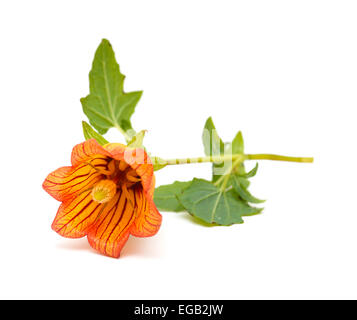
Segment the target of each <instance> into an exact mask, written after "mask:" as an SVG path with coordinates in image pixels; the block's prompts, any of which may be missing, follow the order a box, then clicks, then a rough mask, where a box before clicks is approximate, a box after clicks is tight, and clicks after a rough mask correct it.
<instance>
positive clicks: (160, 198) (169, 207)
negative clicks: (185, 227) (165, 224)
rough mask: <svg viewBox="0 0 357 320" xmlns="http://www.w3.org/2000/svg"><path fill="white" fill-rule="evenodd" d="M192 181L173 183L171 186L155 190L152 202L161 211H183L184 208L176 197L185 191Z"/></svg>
mask: <svg viewBox="0 0 357 320" xmlns="http://www.w3.org/2000/svg"><path fill="white" fill-rule="evenodd" d="M191 183H192V181H175V182H174V183H172V184H167V185H163V186H160V187H158V188H156V189H155V192H154V202H155V204H156V206H157V208H158V209H159V210H162V211H174V212H180V211H185V208H184V207H183V206H182V205H181V203H180V202H179V201H178V199H177V196H178V195H179V194H181V193H182V192H183V190H184V189H186V188H187V187H188V186H189V185H190V184H191Z"/></svg>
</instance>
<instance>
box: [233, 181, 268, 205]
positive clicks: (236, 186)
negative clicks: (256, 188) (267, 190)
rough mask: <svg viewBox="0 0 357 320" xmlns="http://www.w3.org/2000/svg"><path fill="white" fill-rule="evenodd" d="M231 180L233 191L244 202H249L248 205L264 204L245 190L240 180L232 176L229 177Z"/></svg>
mask: <svg viewBox="0 0 357 320" xmlns="http://www.w3.org/2000/svg"><path fill="white" fill-rule="evenodd" d="M231 179H232V186H233V188H234V190H235V191H236V192H237V193H238V195H239V196H240V197H241V198H242V199H243V200H245V201H247V202H250V203H262V202H265V200H260V199H258V198H256V197H254V196H252V194H251V193H250V192H249V191H248V190H247V188H245V187H244V185H242V184H241V183H240V180H239V178H238V177H237V176H235V175H233V176H232V177H231Z"/></svg>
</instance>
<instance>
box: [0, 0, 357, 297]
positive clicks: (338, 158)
mask: <svg viewBox="0 0 357 320" xmlns="http://www.w3.org/2000/svg"><path fill="white" fill-rule="evenodd" d="M356 16H357V2H356V1H341V0H339V1H327V0H324V1H312V0H309V1H207V0H206V1H192V0H191V1H182V0H181V1H130V2H129V1H89V0H86V1H63V0H62V1H11V2H10V1H6V2H5V1H3V2H1V4H0V30H1V31H0V34H1V38H0V88H1V91H0V94H1V99H0V108H1V125H0V133H1V135H0V136H1V158H0V167H1V180H0V197H1V198H0V200H1V209H0V210H1V211H0V212H1V213H0V214H1V219H0V226H1V229H0V260H1V261H0V298H6V299H10V298H34V299H37V298H45V299H52V298H60V299H62V298H70V299H72V298H73V299H75V298H81V299H86V298H89V299H91V298H97V299H104V298H109V299H183V298H185V299H199V298H200V299H208V298H212V299H220V298H222V299H223V298H224V299H252V298H255V299H266V298H269V299H279V298H280V299H294V298H297V299H332V298H337V299H342V298H347V299H351V298H357V288H356V285H357V273H356V269H357V256H356V244H357V233H356V226H357V210H356V204H355V199H356V181H357V174H356V157H357V151H356V133H357V129H356V112H355V110H356V103H357V94H356V88H357V42H356V35H357V19H356ZM104 37H105V38H107V39H109V40H110V41H111V43H112V45H113V47H114V49H115V52H116V56H117V59H118V61H119V63H120V66H121V71H122V72H123V73H124V74H125V75H126V76H127V78H126V81H125V89H126V91H132V90H141V89H143V90H144V95H143V97H142V100H141V101H140V102H139V105H138V107H137V112H136V113H135V115H134V116H133V118H132V121H133V125H134V127H135V128H136V129H137V130H140V129H147V130H148V134H147V137H146V140H145V145H146V147H147V148H148V149H149V151H150V152H151V153H152V154H155V155H158V156H161V157H167V158H172V157H185V156H200V155H202V154H203V148H202V145H201V132H202V127H203V125H204V122H205V120H206V118H207V117H208V116H212V117H213V119H214V121H215V123H216V127H217V129H218V130H219V133H220V135H221V136H222V137H223V139H224V140H226V141H229V140H231V139H232V138H233V136H234V135H235V133H236V132H237V131H238V130H242V131H243V134H244V137H245V142H246V152H247V153H263V152H268V153H278V154H285V155H296V156H314V157H315V163H314V164H293V163H282V162H268V161H265V162H264V161H262V162H261V163H260V169H259V172H258V175H257V176H256V177H255V178H253V179H252V185H251V191H252V193H253V194H255V195H256V196H257V197H260V198H263V199H267V202H266V203H265V204H264V207H265V210H264V211H263V213H262V214H261V215H258V216H254V217H247V218H245V223H244V224H242V225H234V226H231V227H213V228H206V227H202V226H200V225H197V224H194V223H193V222H192V220H191V219H190V218H189V217H188V215H187V214H183V213H182V214H176V213H171V212H167V213H166V212H163V225H162V227H161V229H160V232H159V233H158V235H157V236H155V237H152V238H146V239H145V238H144V239H138V238H133V237H132V238H131V239H130V240H129V241H128V243H127V245H126V246H125V248H124V249H123V251H122V257H121V258H120V259H112V258H108V257H104V256H102V255H100V254H97V253H96V252H95V251H94V250H92V249H91V248H90V246H89V245H88V243H87V240H86V239H85V238H83V239H78V240H71V239H65V238H61V237H60V236H59V235H57V234H56V233H55V232H54V231H52V230H51V228H50V225H51V223H52V220H53V218H54V216H55V214H56V210H57V208H58V206H59V203H58V202H57V201H56V200H54V199H52V198H51V197H50V196H49V195H48V194H47V193H45V192H44V191H43V190H42V188H41V184H42V181H43V180H44V178H45V177H46V175H47V174H48V173H49V172H51V171H52V170H54V169H56V168H58V167H60V166H64V165H69V161H70V152H71V149H72V147H73V146H74V145H75V144H77V143H79V142H81V141H82V140H83V136H82V131H81V120H85V119H86V118H85V116H84V114H83V113H82V110H81V104H80V102H79V99H80V98H81V97H83V96H85V95H87V94H88V91H89V88H88V72H89V70H90V67H91V63H92V59H93V56H94V52H95V49H96V48H97V46H98V45H99V43H100V41H101V39H102V38H104ZM107 137H108V138H110V139H111V140H112V141H119V142H122V137H121V136H120V134H119V133H117V132H115V131H110V132H109V134H108V136H107ZM254 164H255V163H254V162H253V163H248V164H247V166H248V167H249V168H250V167H252V166H253V165H254ZM156 176H157V182H158V185H159V184H164V183H170V182H172V181H174V180H188V179H191V178H192V177H193V176H197V177H202V178H209V177H210V165H209V164H207V165H185V166H180V167H170V168H166V169H163V170H162V171H159V172H157V174H156Z"/></svg>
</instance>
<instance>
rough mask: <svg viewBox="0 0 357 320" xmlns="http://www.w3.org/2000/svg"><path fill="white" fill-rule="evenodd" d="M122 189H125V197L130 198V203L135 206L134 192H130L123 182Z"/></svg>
mask: <svg viewBox="0 0 357 320" xmlns="http://www.w3.org/2000/svg"><path fill="white" fill-rule="evenodd" d="M121 188H122V190H123V193H124V196H125V198H127V199H128V201H129V202H130V204H131V205H132V207H133V208H134V207H135V199H134V195H133V194H132V193H130V192H129V190H128V188H127V186H126V184H123V185H122V186H121Z"/></svg>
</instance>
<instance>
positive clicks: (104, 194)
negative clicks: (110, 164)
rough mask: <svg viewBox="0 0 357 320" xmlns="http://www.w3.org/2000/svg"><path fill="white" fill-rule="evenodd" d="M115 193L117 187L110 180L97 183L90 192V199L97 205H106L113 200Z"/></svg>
mask: <svg viewBox="0 0 357 320" xmlns="http://www.w3.org/2000/svg"><path fill="white" fill-rule="evenodd" d="M116 192H117V186H116V184H115V183H114V182H113V181H112V180H108V179H106V180H101V181H99V182H98V183H97V184H96V185H95V186H94V188H93V190H92V198H93V200H94V201H96V202H99V203H106V202H108V201H110V200H111V199H113V197H114V196H115V194H116Z"/></svg>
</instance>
